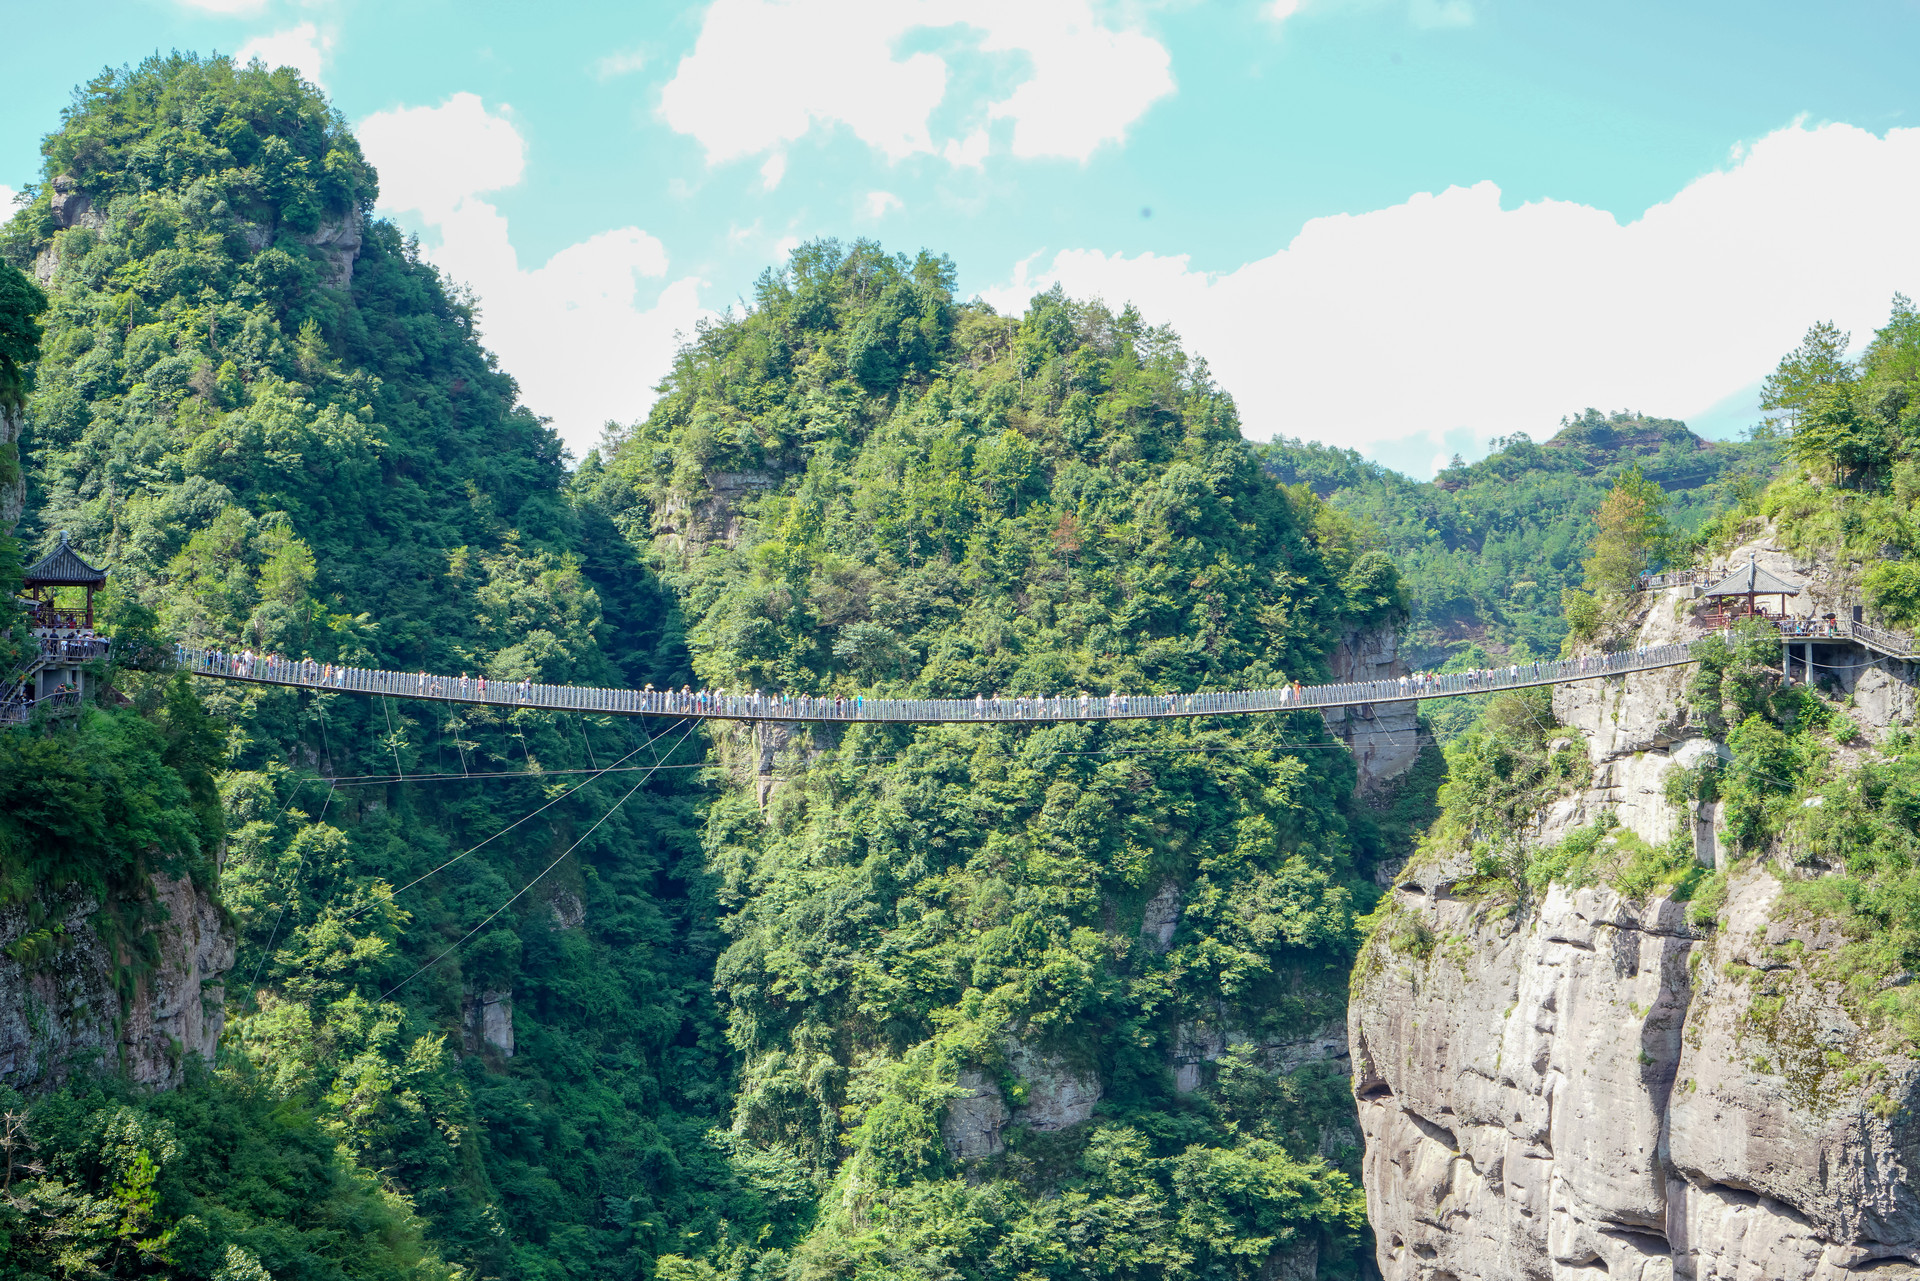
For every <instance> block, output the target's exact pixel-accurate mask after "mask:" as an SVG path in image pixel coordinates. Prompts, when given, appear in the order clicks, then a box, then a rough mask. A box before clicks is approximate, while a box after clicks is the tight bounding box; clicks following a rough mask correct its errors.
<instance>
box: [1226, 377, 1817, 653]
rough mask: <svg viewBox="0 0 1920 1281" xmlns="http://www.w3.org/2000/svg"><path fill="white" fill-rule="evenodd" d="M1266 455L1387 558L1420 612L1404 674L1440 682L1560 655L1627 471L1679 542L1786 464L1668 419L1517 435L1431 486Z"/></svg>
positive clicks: (1570, 424)
mask: <svg viewBox="0 0 1920 1281" xmlns="http://www.w3.org/2000/svg"><path fill="white" fill-rule="evenodd" d="M1258 450H1259V453H1260V457H1261V461H1262V463H1263V464H1264V465H1265V466H1266V468H1267V469H1268V470H1269V471H1270V472H1272V473H1273V474H1274V475H1275V476H1276V477H1278V478H1279V479H1280V480H1281V481H1283V482H1284V483H1286V484H1289V485H1294V484H1303V485H1306V486H1307V487H1308V488H1310V489H1311V490H1312V491H1313V492H1314V493H1315V494H1317V495H1319V496H1320V497H1322V498H1324V499H1326V500H1327V501H1328V503H1329V504H1330V505H1332V506H1333V507H1334V508H1336V509H1337V510H1339V511H1341V512H1344V513H1346V514H1348V515H1349V516H1351V517H1353V518H1354V519H1355V520H1357V521H1358V522H1359V523H1360V524H1361V526H1362V528H1363V529H1364V530H1365V531H1366V534H1367V536H1368V545H1369V546H1374V547H1378V548H1380V549H1381V550H1384V551H1386V552H1387V553H1388V554H1389V555H1391V556H1392V557H1393V560H1394V562H1395V564H1397V565H1398V566H1399V567H1400V571H1401V574H1402V575H1403V577H1404V580H1405V582H1406V586H1407V593H1408V595H1409V597H1410V598H1411V600H1412V606H1413V616H1412V622H1411V626H1410V627H1409V629H1408V641H1409V655H1408V657H1409V661H1410V662H1411V663H1413V664H1414V665H1415V666H1417V667H1435V668H1438V667H1442V666H1445V665H1447V664H1448V663H1450V662H1451V663H1453V664H1455V665H1457V666H1463V667H1472V666H1481V665H1484V664H1485V663H1486V662H1487V661H1488V659H1489V657H1490V656H1499V655H1505V654H1508V653H1510V652H1512V653H1527V654H1535V655H1543V654H1545V655H1551V654H1558V653H1559V650H1560V643H1561V641H1562V639H1563V638H1564V637H1565V636H1566V623H1565V621H1564V620H1563V619H1562V617H1561V612H1560V594H1561V592H1562V591H1564V590H1565V589H1567V588H1569V587H1579V586H1581V583H1582V575H1581V561H1582V559H1583V558H1584V557H1585V556H1586V554H1587V545H1588V543H1589V541H1590V540H1591V538H1592V536H1593V513H1594V510H1595V509H1596V508H1597V507H1598V506H1599V505H1600V500H1601V499H1602V498H1603V497H1604V496H1605V495H1606V492H1607V490H1608V489H1609V488H1610V487H1611V486H1612V484H1613V482H1614V481H1615V480H1617V479H1618V478H1619V477H1620V475H1622V474H1623V473H1624V472H1625V471H1626V470H1627V469H1628V468H1630V467H1633V466H1636V465H1637V466H1638V467H1639V468H1640V470H1641V472H1642V473H1643V474H1644V475H1645V476H1646V477H1647V478H1648V479H1650V480H1653V481H1655V482H1657V483H1658V484H1659V485H1660V487H1661V488H1662V489H1664V490H1665V491H1666V492H1667V494H1668V497H1669V500H1670V506H1669V508H1668V513H1667V515H1668V519H1669V520H1670V521H1671V522H1672V524H1673V525H1674V527H1675V529H1676V530H1677V531H1679V532H1680V533H1681V534H1683V535H1685V534H1690V533H1692V532H1694V531H1696V530H1698V529H1699V528H1700V527H1701V526H1702V525H1703V524H1704V523H1705V522H1706V521H1707V520H1708V519H1709V518H1710V517H1711V516H1712V515H1713V514H1714V513H1715V512H1716V511H1717V510H1719V509H1720V508H1722V507H1724V506H1726V505H1728V504H1730V503H1734V502H1738V501H1740V500H1741V499H1742V498H1744V497H1748V496H1750V495H1751V494H1753V493H1756V492H1758V490H1759V489H1760V488H1761V487H1762V486H1763V485H1764V484H1765V482H1766V478H1767V477H1768V476H1769V475H1771V474H1772V471H1773V468H1774V467H1775V465H1776V464H1777V462H1778V460H1779V447H1778V445H1777V443H1774V442H1772V441H1770V440H1765V439H1763V440H1760V441H1757V442H1744V443H1743V442H1724V441H1723V442H1709V441H1705V440H1702V439H1701V438H1700V437H1698V436H1696V435H1694V434H1693V433H1692V432H1690V431H1688V430H1687V429H1686V426H1685V424H1683V423H1679V422H1676V421H1674V420H1672V419H1666V418H1647V417H1643V416H1641V415H1638V414H1623V413H1616V414H1612V415H1603V414H1601V413H1600V412H1599V411H1597V410H1593V409H1589V410H1587V411H1586V412H1585V413H1583V414H1581V415H1580V416H1579V417H1578V418H1570V419H1565V420H1563V421H1562V423H1561V426H1560V430H1559V431H1558V432H1556V433H1555V434H1554V435H1553V436H1552V437H1550V438H1549V439H1548V440H1546V441H1545V442H1543V443H1540V444H1536V443H1534V442H1533V441H1532V440H1530V439H1528V438H1527V437H1526V436H1525V435H1524V434H1518V435H1514V436H1510V437H1507V438H1506V439H1504V440H1497V441H1495V442H1494V448H1493V450H1492V451H1491V452H1490V453H1489V454H1488V455H1487V457H1485V458H1483V459H1481V460H1480V461H1479V462H1476V463H1472V464H1465V463H1463V462H1461V460H1460V459H1459V458H1458V457H1456V458H1455V459H1454V462H1453V465H1452V466H1449V467H1447V468H1446V469H1445V470H1443V471H1442V472H1441V473H1440V474H1439V475H1438V476H1436V477H1435V478H1434V479H1433V480H1432V481H1430V482H1421V481H1415V480H1411V479H1409V478H1407V477H1406V476H1403V475H1401V474H1400V473H1398V472H1395V471H1391V470H1389V469H1388V468H1385V467H1382V466H1380V465H1379V464H1377V463H1371V462H1368V461H1366V460H1365V459H1363V458H1361V457H1360V455H1359V454H1358V453H1356V452H1355V451H1353V450H1342V449H1335V448H1332V447H1330V446H1326V445H1317V444H1311V443H1303V442H1299V441H1285V440H1282V441H1275V442H1273V443H1271V444H1267V445H1261V446H1259V447H1258ZM1674 554H1675V555H1676V557H1678V558H1680V559H1685V558H1686V555H1687V552H1686V550H1685V549H1684V547H1681V548H1676V549H1675V553H1674Z"/></svg>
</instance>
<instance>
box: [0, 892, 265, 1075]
mask: <svg viewBox="0 0 1920 1281" xmlns="http://www.w3.org/2000/svg"><path fill="white" fill-rule="evenodd" d="M152 887H153V888H152V901H151V902H150V903H149V904H148V905H147V907H148V912H147V915H148V917H149V920H150V922H151V923H150V924H149V925H148V927H147V933H148V934H149V935H150V936H151V937H150V938H147V939H136V940H134V941H133V943H132V945H127V944H121V945H118V946H115V945H112V944H110V943H109V942H108V941H107V938H106V937H105V936H104V935H103V933H102V928H101V927H102V925H103V924H104V923H103V922H101V921H99V919H98V918H97V914H98V912H99V909H100V903H99V902H98V901H97V900H95V899H92V898H89V897H86V896H84V895H80V894H77V893H67V894H62V895H58V896H56V897H54V898H53V899H52V900H51V901H48V902H43V903H42V904H41V905H40V907H41V912H40V920H39V923H38V924H37V925H36V924H35V923H34V921H33V918H32V915H31V914H30V911H29V908H28V907H27V906H26V905H17V906H14V907H11V908H7V909H4V910H0V1083H4V1084H6V1085H9V1086H11V1087H13V1088H14V1089H17V1090H23V1091H25V1090H33V1089H36V1088H41V1087H45V1086H49V1085H54V1084H57V1083H59V1082H60V1081H62V1080H64V1079H65V1078H66V1076H67V1075H68V1074H69V1073H70V1072H72V1071H74V1070H75V1069H76V1068H85V1067H88V1066H91V1065H93V1064H104V1065H105V1066H106V1067H107V1068H109V1069H118V1070H119V1071H121V1072H122V1073H124V1074H125V1075H126V1076H127V1077H129V1078H130V1079H132V1080H135V1081H139V1082H141V1083H143V1084H148V1085H154V1086H158V1087H160V1088H169V1087H171V1086H174V1085H177V1084H179V1082H180V1078H181V1074H182V1072H183V1070H184V1065H185V1056H187V1055H189V1054H197V1055H199V1056H200V1057H201V1058H202V1059H204V1060H206V1061H208V1062H211V1061H212V1060H213V1053H214V1049H215V1047H217V1046H218V1045H219V1042H220V1032H221V1029H222V1028H223V1027H224V1026H225V1023H226V1012H225V1008H224V1002H225V997H226V991H225V985H224V982H223V979H224V976H225V974H226V972H227V970H228V969H229V968H230V967H231V966H232V965H233V955H234V937H233V931H232V928H231V927H230V926H229V925H228V924H227V923H226V921H225V920H224V919H223V918H222V916H221V914H220V911H219V909H218V908H217V907H216V906H215V905H214V903H213V901H212V899H211V898H210V897H209V896H208V895H207V894H206V893H205V892H204V891H202V890H200V889H199V888H198V887H196V886H195V885H194V884H193V883H192V882H190V881H184V880H180V881H176V880H173V879H172V878H170V877H166V876H158V875H156V876H155V877H154V878H153V882H152ZM139 956H151V957H153V958H154V960H153V962H152V964H151V965H146V964H144V963H136V962H135V960H134V958H135V957H139Z"/></svg>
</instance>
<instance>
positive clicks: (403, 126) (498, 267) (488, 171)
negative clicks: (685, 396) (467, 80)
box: [359, 93, 702, 453]
mask: <svg viewBox="0 0 1920 1281" xmlns="http://www.w3.org/2000/svg"><path fill="white" fill-rule="evenodd" d="M359 133H360V142H361V146H362V147H364V148H365V150H366V153H367V157H368V159H370V160H371V161H373V163H374V165H375V167H376V168H378V169H379V171H380V186H381V206H382V208H384V209H387V210H391V211H396V212H411V213H415V214H417V215H419V217H420V219H421V221H422V222H424V223H425V224H426V225H427V226H428V227H429V228H430V229H431V230H432V231H433V232H435V233H437V235H438V241H439V243H438V244H436V245H432V246H429V247H428V248H427V249H426V250H425V256H426V257H427V258H428V259H429V260H430V261H431V262H432V263H433V264H434V265H435V266H437V267H440V268H441V269H442V270H444V271H446V272H447V273H448V274H449V275H450V276H452V277H453V278H454V279H456V280H460V281H463V282H465V283H466V284H468V285H470V286H472V288H473V290H474V292H475V293H476V294H477V295H478V296H479V298H480V303H481V315H480V328H481V336H482V338H483V339H484V340H485V341H486V344H487V346H488V347H489V348H491V349H492V350H493V351H494V352H495V353H496V354H497V355H498V356H499V357H500V362H501V364H502V365H503V366H504V367H505V368H506V369H507V371H508V372H510V373H511V374H513V376H514V377H515V378H516V379H518V380H519V383H520V390H521V395H522V398H523V399H524V400H525V401H526V403H527V404H528V405H529V406H530V407H531V408H532V409H533V410H534V412H535V413H539V414H544V415H547V416H549V417H551V418H552V419H553V423H554V428H555V429H556V430H557V431H558V432H559V433H560V435H561V437H562V438H563V439H564V440H565V441H566V442H567V443H568V445H569V446H571V447H572V448H573V450H574V451H575V452H576V453H582V452H584V451H585V450H586V449H587V448H589V447H591V446H592V445H593V444H594V443H595V442H596V441H597V440H598V439H599V436H600V430H601V427H602V425H603V424H604V423H605V422H607V421H608V420H613V421H615V422H621V423H625V422H631V421H633V420H634V419H636V418H638V417H640V416H641V415H643V414H644V413H646V411H647V408H648V406H649V405H651V404H652V403H653V387H654V384H655V383H657V382H658V381H659V380H660V378H661V377H662V376H663V375H664V374H665V373H666V372H667V370H668V369H669V368H670V366H671V364H672V361H673V355H674V351H675V347H676V344H675V341H674V334H675V333H676V332H677V331H681V330H691V329H692V328H693V326H694V324H695V323H696V322H697V321H698V320H699V318H700V316H701V315H702V311H701V308H700V300H699V290H700V285H701V283H702V282H701V281H700V280H699V279H697V278H695V277H683V278H681V279H679V280H674V281H672V282H670V283H667V284H665V285H664V286H659V287H657V291H656V290H655V289H649V290H648V291H647V292H656V297H655V298H654V301H653V305H652V306H651V307H645V308H643V307H642V292H643V290H642V283H641V282H642V280H643V279H644V280H646V281H660V280H663V279H664V278H665V277H666V276H667V274H668V259H667V251H666V246H664V245H662V244H661V243H660V241H659V240H658V239H657V238H655V237H654V236H652V235H649V234H648V233H647V232H645V231H642V230H641V229H640V228H638V227H619V228H615V229H613V230H611V231H603V232H601V233H599V234H598V235H595V236H591V237H589V238H588V239H586V240H583V241H581V242H580V243H579V244H576V245H572V246H570V247H568V248H566V249H563V250H561V251H560V252H559V253H557V254H555V255H553V257H551V258H549V259H548V260H547V262H546V263H545V264H544V265H542V266H539V267H534V268H531V269H528V268H523V267H522V266H521V265H520V260H519V255H518V254H517V253H516V252H515V251H514V248H513V243H512V240H511V238H510V236H509V234H508V227H507V220H506V218H505V217H504V216H503V215H502V214H501V213H500V211H499V210H498V209H497V208H495V207H494V206H493V205H492V204H489V203H488V202H486V201H484V200H481V199H479V196H480V194H481V193H483V192H488V191H497V190H500V189H502V188H506V187H511V186H513V185H514V184H515V183H517V182H519V181H520V179H521V176H522V174H523V173H524V172H525V169H526V144H525V142H524V141H523V140H522V139H521V137H520V133H519V131H518V130H517V129H515V128H514V127H513V123H512V122H511V121H510V120H508V119H506V118H505V117H503V116H500V115H495V114H493V113H491V112H489V111H488V110H487V109H486V106H485V104H483V103H482V102H481V100H480V99H479V98H478V97H476V96H475V95H473V94H470V93H460V94H455V95H454V96H453V97H451V98H449V99H448V100H447V102H446V103H444V104H443V105H441V106H439V107H403V108H399V109H396V110H393V111H383V112H380V113H378V114H376V115H373V116H370V117H368V118H367V119H366V120H363V121H361V123H360V127H359Z"/></svg>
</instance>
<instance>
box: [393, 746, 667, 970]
mask: <svg viewBox="0 0 1920 1281" xmlns="http://www.w3.org/2000/svg"><path fill="white" fill-rule="evenodd" d="M693 731H694V726H693V725H691V724H690V725H688V726H687V729H686V733H684V734H682V735H680V737H679V738H677V739H675V740H674V742H673V747H671V748H668V749H667V754H668V755H669V756H671V755H672V754H673V750H674V748H677V747H679V746H680V744H682V743H684V742H686V741H687V737H688V735H690V734H692V733H693ZM651 777H653V771H652V770H649V771H647V772H646V773H645V774H642V775H641V776H640V777H639V778H638V779H637V780H635V782H634V784H633V786H632V787H629V788H628V789H627V791H626V794H625V795H624V796H622V797H621V798H620V799H619V800H617V801H615V802H614V803H613V805H612V806H611V807H610V808H609V809H608V810H607V812H606V813H605V814H602V815H601V816H600V817H599V818H597V819H595V820H594V823H593V826H592V827H589V828H588V829H587V830H586V831H584V832H582V833H581V834H580V837H579V839H578V840H576V841H574V843H573V844H571V845H569V846H567V848H565V849H564V850H561V851H560V853H559V855H558V856H556V857H555V858H554V860H553V862H551V863H549V864H547V865H546V866H545V867H543V868H541V869H540V871H539V872H538V873H537V874H535V876H534V878H533V879H532V880H530V881H528V882H527V883H526V884H525V885H522V886H521V887H520V889H519V890H518V891H517V892H515V894H514V896H513V897H512V898H510V899H508V900H507V901H506V902H504V903H502V904H501V905H500V906H499V907H496V908H494V909H493V911H491V912H489V913H487V915H486V917H485V919H483V920H482V921H481V922H480V923H479V924H478V925H476V926H474V927H473V928H472V929H470V930H468V931H467V932H466V933H465V934H462V935H461V936H460V937H459V938H457V939H455V940H454V941H453V943H452V944H451V945H450V946H449V947H448V948H447V950H446V951H444V952H442V953H440V955H438V956H436V957H434V958H433V959H432V960H431V961H428V962H427V963H426V964H425V965H423V966H421V967H420V968H419V969H417V970H415V971H414V972H413V973H411V974H409V975H407V977H405V978H403V979H401V980H400V981H399V982H398V983H395V984H394V985H393V986H392V987H390V988H388V989H387V990H386V991H384V992H382V993H381V994H380V999H381V1000H383V1001H384V1000H386V999H387V998H388V997H390V996H392V995H393V994H394V993H395V992H398V991H399V990H400V989H401V988H403V987H405V986H406V985H407V984H409V983H411V982H413V981H414V980H415V979H417V978H419V977H420V976H421V975H422V974H425V973H426V972H427V971H428V970H430V969H432V968H433V967H434V966H436V965H438V964H440V962H442V961H444V960H446V959H447V958H448V957H449V956H452V955H453V954H454V953H455V952H456V951H458V950H459V948H460V945H461V944H463V943H465V942H466V941H467V940H468V939H470V938H472V937H473V936H474V935H476V934H478V933H479V932H480V931H481V930H483V929H485V928H486V927H487V925H488V924H489V923H490V922H492V920H493V919H494V918H495V917H496V916H499V915H500V913H502V912H504V911H506V910H507V909H508V908H510V907H512V906H513V905H514V904H515V903H517V902H518V901H519V900H520V897H521V895H523V894H525V893H526V892H527V891H528V890H530V889H532V888H533V887H534V886H536V885H538V884H539V883H540V882H541V880H542V879H544V878H545V877H546V875H547V873H548V872H551V871H552V870H553V869H554V868H556V867H558V866H560V864H561V861H562V860H564V859H565V858H566V857H567V855H569V854H571V853H573V852H574V851H575V850H577V849H579V848H580V846H581V844H582V842H584V841H585V840H586V839H587V838H588V837H589V836H592V835H593V834H594V833H595V832H597V831H599V830H600V825H601V824H602V823H604V822H606V821H607V820H608V819H610V818H612V817H613V816H614V815H615V814H616V813H617V812H619V809H620V807H621V806H622V805H625V804H626V803H627V801H628V799H629V798H631V797H632V796H633V794H634V793H635V792H637V791H639V790H640V789H641V788H642V787H644V786H646V782H647V780H648V779H649V778H651Z"/></svg>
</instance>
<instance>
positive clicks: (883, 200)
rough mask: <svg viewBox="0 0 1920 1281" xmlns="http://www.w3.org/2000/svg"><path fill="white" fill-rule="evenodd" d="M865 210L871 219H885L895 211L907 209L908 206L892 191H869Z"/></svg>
mask: <svg viewBox="0 0 1920 1281" xmlns="http://www.w3.org/2000/svg"><path fill="white" fill-rule="evenodd" d="M863 208H864V209H865V211H866V215H867V217H869V218H884V217H886V216H887V215H888V214H890V213H892V212H893V211H894V210H895V209H904V208H906V205H905V204H904V203H903V202H902V201H901V199H900V197H898V196H896V195H894V194H893V193H892V192H891V191H869V192H868V193H867V200H866V204H865V205H864V206H863Z"/></svg>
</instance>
